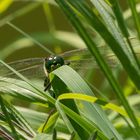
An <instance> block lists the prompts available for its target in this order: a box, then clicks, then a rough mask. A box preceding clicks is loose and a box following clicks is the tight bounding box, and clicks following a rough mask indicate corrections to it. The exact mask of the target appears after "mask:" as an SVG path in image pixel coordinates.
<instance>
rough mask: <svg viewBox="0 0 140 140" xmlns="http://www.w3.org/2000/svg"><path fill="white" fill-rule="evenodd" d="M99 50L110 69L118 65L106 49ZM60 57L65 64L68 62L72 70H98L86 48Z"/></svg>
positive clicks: (110, 52)
mask: <svg viewBox="0 0 140 140" xmlns="http://www.w3.org/2000/svg"><path fill="white" fill-rule="evenodd" d="M99 50H100V52H101V54H102V56H103V57H104V59H105V60H106V61H107V63H108V64H109V66H110V67H112V68H114V67H116V66H117V65H118V64H119V61H118V59H117V58H116V57H115V56H114V54H113V53H112V51H111V50H109V49H107V47H99ZM61 56H62V57H64V59H65V60H66V62H67V61H68V62H70V66H71V67H73V68H74V69H80V68H82V67H83V69H90V68H99V67H98V64H97V63H96V60H95V58H94V57H93V56H92V55H91V53H90V52H89V51H88V50H87V48H84V49H75V50H72V51H68V52H65V53H63V54H61Z"/></svg>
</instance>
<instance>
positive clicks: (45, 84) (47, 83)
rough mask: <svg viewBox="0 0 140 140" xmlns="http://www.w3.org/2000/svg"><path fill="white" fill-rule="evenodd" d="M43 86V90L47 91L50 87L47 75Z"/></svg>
mask: <svg viewBox="0 0 140 140" xmlns="http://www.w3.org/2000/svg"><path fill="white" fill-rule="evenodd" d="M44 87H45V89H44V91H47V90H49V89H50V88H51V82H50V80H49V78H48V77H46V78H45V80H44Z"/></svg>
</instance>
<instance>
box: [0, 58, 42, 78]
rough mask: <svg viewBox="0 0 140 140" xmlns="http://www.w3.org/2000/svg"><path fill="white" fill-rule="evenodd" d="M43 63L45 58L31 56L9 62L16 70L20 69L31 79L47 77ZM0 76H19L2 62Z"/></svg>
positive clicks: (20, 71) (19, 70)
mask: <svg viewBox="0 0 140 140" xmlns="http://www.w3.org/2000/svg"><path fill="white" fill-rule="evenodd" d="M43 63H44V59H43V58H29V59H23V60H18V61H14V62H11V63H8V65H10V66H11V67H12V68H14V69H15V70H16V71H18V72H19V73H21V74H22V75H24V76H25V77H27V78H30V79H31V78H39V77H40V78H41V77H45V73H44V70H43ZM0 76H2V77H10V78H18V77H17V76H16V74H14V73H13V72H12V71H11V70H9V69H8V68H7V67H5V66H3V65H1V64H0Z"/></svg>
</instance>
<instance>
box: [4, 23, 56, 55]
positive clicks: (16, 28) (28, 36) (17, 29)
mask: <svg viewBox="0 0 140 140" xmlns="http://www.w3.org/2000/svg"><path fill="white" fill-rule="evenodd" d="M6 23H7V24H8V25H9V26H10V27H12V28H14V29H15V30H16V31H18V32H19V33H21V34H22V35H24V36H26V37H27V38H29V39H31V40H32V41H33V42H34V43H35V44H37V45H38V46H39V47H41V48H42V49H43V50H45V51H46V52H48V53H49V54H54V53H53V52H52V51H50V50H49V49H48V48H46V47H45V46H44V45H43V44H41V43H40V42H38V41H37V40H35V39H34V38H33V37H32V36H30V35H29V34H27V33H25V32H24V31H23V30H21V29H20V28H19V27H17V26H15V25H14V24H13V23H11V22H6Z"/></svg>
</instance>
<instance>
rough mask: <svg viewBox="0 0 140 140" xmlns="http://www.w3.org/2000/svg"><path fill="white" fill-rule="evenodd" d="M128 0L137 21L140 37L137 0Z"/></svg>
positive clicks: (139, 35)
mask: <svg viewBox="0 0 140 140" xmlns="http://www.w3.org/2000/svg"><path fill="white" fill-rule="evenodd" d="M127 1H128V3H129V6H130V8H131V11H132V16H133V19H134V22H135V26H136V29H137V33H138V37H139V39H140V18H139V15H138V13H137V10H136V2H135V0H127Z"/></svg>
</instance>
